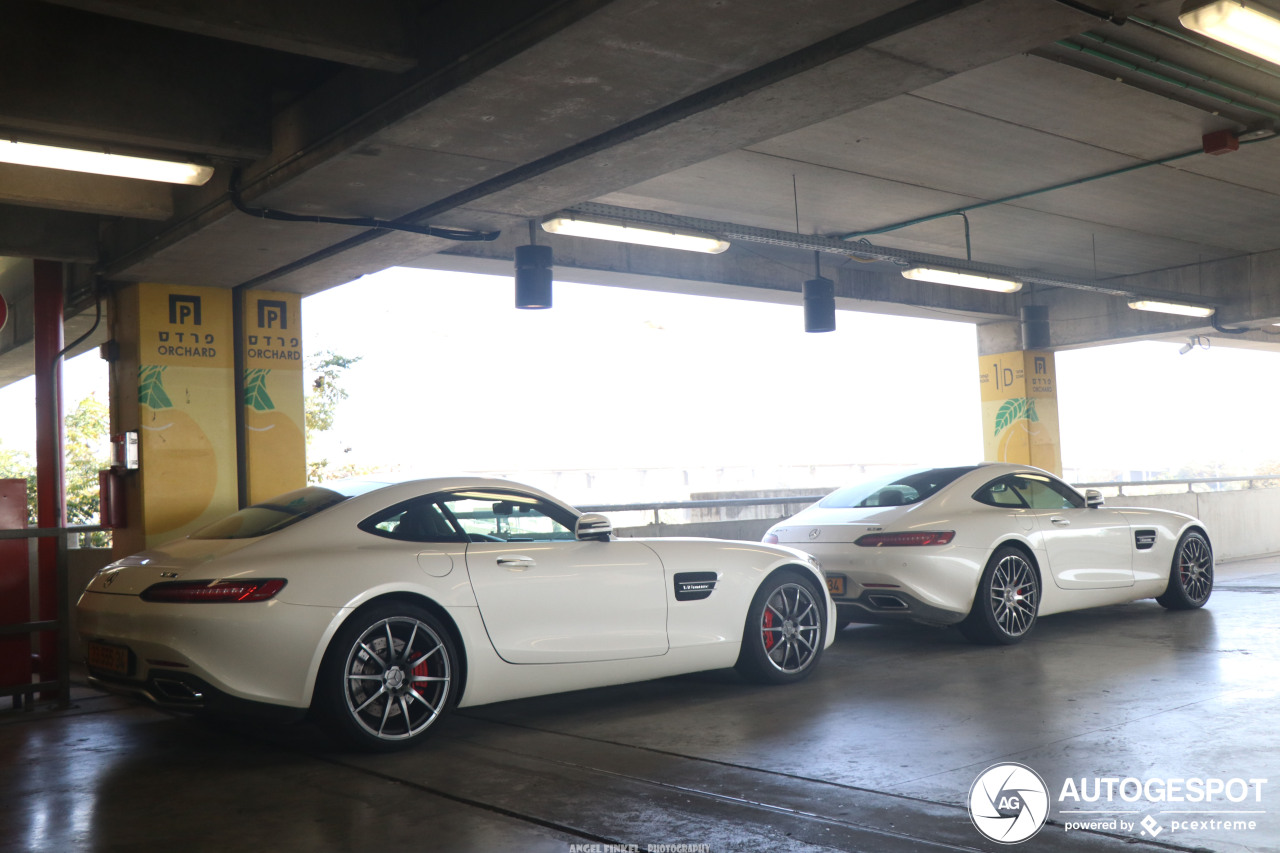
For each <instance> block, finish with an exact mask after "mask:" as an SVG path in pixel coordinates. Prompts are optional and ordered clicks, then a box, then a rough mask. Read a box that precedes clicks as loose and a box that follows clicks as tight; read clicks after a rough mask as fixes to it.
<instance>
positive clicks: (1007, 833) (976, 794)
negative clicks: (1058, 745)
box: [969, 764, 1049, 844]
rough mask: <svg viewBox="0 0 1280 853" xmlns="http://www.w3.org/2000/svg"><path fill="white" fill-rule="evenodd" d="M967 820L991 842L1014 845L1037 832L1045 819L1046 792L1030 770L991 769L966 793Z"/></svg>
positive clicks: (1007, 766) (1010, 766)
mask: <svg viewBox="0 0 1280 853" xmlns="http://www.w3.org/2000/svg"><path fill="white" fill-rule="evenodd" d="M969 818H970V820H972V821H973V825H974V827H976V828H977V830H978V832H981V833H982V834H983V835H984V836H986V837H987V838H989V839H991V840H992V841H995V842H997V843H999V844H1018V843H1020V842H1023V841H1026V840H1027V839H1028V838H1031V837H1032V836H1033V835H1035V834H1036V833H1037V832H1039V831H1040V828H1041V827H1043V826H1044V822H1045V821H1046V820H1047V819H1048V818H1049V789H1048V788H1046V787H1045V784H1044V780H1043V779H1041V778H1040V774H1038V773H1036V771H1034V770H1032V769H1031V768H1030V767H1027V766H1025V765H1022V764H995V765H992V766H991V767H988V768H987V769H986V770H984V771H982V773H981V774H980V775H979V776H978V778H977V779H974V780H973V787H971V788H970V789H969Z"/></svg>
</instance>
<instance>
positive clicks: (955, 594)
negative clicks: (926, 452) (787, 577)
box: [765, 463, 1213, 643]
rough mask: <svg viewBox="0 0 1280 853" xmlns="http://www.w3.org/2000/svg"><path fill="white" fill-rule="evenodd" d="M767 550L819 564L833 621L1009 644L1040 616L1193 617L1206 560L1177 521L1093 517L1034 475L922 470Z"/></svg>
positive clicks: (851, 493)
mask: <svg viewBox="0 0 1280 853" xmlns="http://www.w3.org/2000/svg"><path fill="white" fill-rule="evenodd" d="M765 542H769V543H775V544H776V543H783V544H790V545H793V546H794V547H797V548H803V549H805V550H806V551H808V552H809V553H811V554H813V555H814V556H815V557H817V558H818V560H819V561H820V562H821V564H822V568H823V571H824V572H825V573H826V577H827V584H828V587H829V589H830V591H831V594H832V597H833V598H834V600H835V602H836V607H837V610H838V612H839V615H840V618H841V621H842V622H884V621H897V620H903V619H906V620H914V621H917V622H923V623H927V624H933V625H959V626H960V629H961V630H962V631H963V632H964V633H965V635H966V636H968V637H969V638H970V639H972V640H975V641H977V642H986V643H1015V642H1017V641H1019V640H1021V639H1022V638H1023V637H1025V636H1026V635H1027V633H1028V632H1030V631H1031V629H1032V627H1033V626H1034V625H1035V623H1036V619H1037V618H1038V617H1039V616H1045V615H1048V614H1050V613H1059V612H1062V611H1066V610H1079V609H1082V608H1086V607H1098V606H1102V605H1106V604H1118V603H1121V602H1126V601H1134V600H1136V599H1141V598H1154V599H1156V601H1158V602H1159V603H1160V604H1162V605H1164V606H1165V607H1167V608H1170V609H1174V610H1186V609H1192V608H1197V607H1201V606H1203V605H1204V603H1205V602H1206V601H1208V600H1209V595H1210V593H1211V592H1212V591H1213V548H1212V546H1211V545H1210V542H1209V534H1208V532H1207V530H1206V529H1205V526H1204V524H1203V523H1202V522H1200V521H1199V520H1197V519H1195V518H1193V517H1191V516H1189V515H1184V514H1182V513H1178V512H1170V511H1166V510H1158V509H1143V508H1111V507H1104V506H1103V501H1102V497H1101V495H1100V494H1099V493H1098V492H1096V491H1093V490H1089V491H1088V492H1086V493H1085V494H1083V495H1082V494H1080V493H1079V492H1078V491H1076V490H1075V489H1073V488H1071V486H1069V485H1067V484H1066V483H1064V482H1062V481H1061V480H1059V479H1058V478H1057V477H1055V476H1053V475H1052V474H1050V473H1048V472H1047V471H1042V470H1040V469H1038V468H1032V467H1028V466H1019V465H1010V464H1004V463H985V464H981V465H970V466H965V467H957V468H928V469H921V470H913V471H907V472H903V473H900V474H895V475H891V476H888V477H880V478H876V479H871V480H867V481H865V482H862V483H859V484H857V485H854V486H850V487H848V488H844V489H839V490H837V491H835V492H833V493H831V494H830V495H828V496H827V497H825V498H823V499H822V500H821V501H819V502H818V503H816V504H814V505H813V506H811V507H808V508H807V509H805V510H803V511H801V512H800V513H798V514H797V515H794V516H792V517H791V518H789V519H787V520H786V521H784V522H781V523H780V524H777V525H775V526H774V527H773V528H771V529H770V530H769V532H768V533H767V534H766V536H765Z"/></svg>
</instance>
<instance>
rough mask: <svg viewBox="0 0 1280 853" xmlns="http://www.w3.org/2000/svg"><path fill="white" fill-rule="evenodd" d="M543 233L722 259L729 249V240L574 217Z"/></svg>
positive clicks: (559, 218) (547, 227) (545, 225)
mask: <svg viewBox="0 0 1280 853" xmlns="http://www.w3.org/2000/svg"><path fill="white" fill-rule="evenodd" d="M542 230H544V231H549V232H551V233H552V234H564V235H566V236H568V237H590V238H592V239H593V240H613V241H615V242H618V243H638V244H639V245H641V246H660V247H662V248H664V249H683V250H685V251H687V252H706V253H707V254H710V255H718V254H720V253H721V252H723V251H724V250H725V249H727V248H729V241H728V240H721V239H719V238H718V237H708V236H706V235H702V234H689V233H681V232H677V231H668V230H661V229H658V228H641V227H640V226H637V225H616V224H613V223H609V222H597V221H593V220H589V219H575V218H573V217H571V216H557V217H555V218H553V219H548V220H547V221H546V222H543V223H542Z"/></svg>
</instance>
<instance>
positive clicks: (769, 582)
mask: <svg viewBox="0 0 1280 853" xmlns="http://www.w3.org/2000/svg"><path fill="white" fill-rule="evenodd" d="M834 617H835V609H834V605H833V604H832V603H831V599H830V597H829V596H828V594H827V591H826V587H825V586H824V584H823V577H822V574H821V572H820V570H819V569H818V567H817V564H816V563H814V561H813V559H812V558H811V557H809V556H808V555H807V554H804V553H802V552H799V551H795V550H792V549H790V548H780V547H773V546H767V545H760V544H753V543H745V542H726V541H720V540H710V539H614V538H613V536H612V531H611V528H610V525H609V520H608V519H607V518H605V517H604V516H601V515H593V514H587V515H582V514H580V513H579V512H577V511H576V510H574V509H573V508H572V507H570V506H568V505H567V504H564V503H561V502H560V501H557V500H556V499H555V498H553V497H551V496H550V495H547V494H545V493H543V492H540V491H538V490H537V489H532V488H528V487H526V486H520V485H517V484H514V483H510V482H507V481H505V480H490V479H480V478H475V477H465V478H452V479H432V480H417V481H413V482H408V483H401V484H396V485H388V484H385V483H370V482H362V481H343V482H339V483H332V484H327V485H325V486H323V487H308V488H304V489H299V490H298V491H295V492H290V493H288V494H285V495H281V496H280V497H278V498H275V499H273V500H271V501H268V502H266V503H263V504H258V505H255V506H251V507H248V508H246V509H244V510H241V511H240V512H237V513H235V514H234V515H231V516H228V517H227V518H225V519H223V520H222V521H219V522H217V523H215V524H213V525H210V526H209V527H206V528H204V529H203V530H200V531H198V532H196V533H194V534H192V535H190V536H188V537H187V538H185V539H180V540H177V541H174V542H170V543H167V544H165V545H163V546H161V547H158V548H155V549H153V550H150V551H145V552H143V553H141V554H137V555H135V556H132V557H128V558H126V559H123V560H119V561H117V562H115V563H112V564H111V565H109V566H107V567H106V568H104V569H103V570H102V571H101V572H100V573H99V574H98V575H97V576H96V577H95V578H94V579H93V580H92V581H91V582H90V583H89V585H88V587H87V588H86V589H85V591H84V594H83V595H82V596H81V597H80V601H79V603H78V604H77V607H76V618H77V627H78V629H79V631H80V633H81V635H82V636H83V637H84V639H85V642H86V648H87V649H88V661H87V662H88V668H89V674H90V677H91V680H92V681H93V682H94V683H96V684H98V685H100V686H102V687H105V688H108V689H113V690H116V691H123V692H129V693H133V694H137V695H140V696H142V697H145V698H147V699H150V700H151V701H153V702H155V703H157V704H159V705H162V706H166V707H170V708H179V709H190V710H200V709H208V710H219V709H222V710H235V709H241V710H250V709H253V710H264V709H267V710H270V709H275V710H277V711H283V712H286V715H291V714H292V713H293V712H303V711H307V710H309V709H310V710H314V711H316V712H317V713H318V715H319V717H320V719H321V721H322V722H324V723H326V724H327V725H328V726H329V728H330V729H331V730H333V731H334V732H335V733H336V734H338V735H339V736H342V737H345V738H346V739H348V740H349V741H352V742H354V743H355V744H356V745H359V746H363V747H365V748H369V749H375V750H379V749H393V748H397V747H401V746H405V745H407V744H409V743H411V742H413V741H415V740H417V739H419V738H421V737H422V736H423V735H424V734H426V733H428V732H429V731H430V730H431V728H432V727H433V725H434V724H435V723H437V722H438V721H439V720H440V719H441V718H442V717H443V716H444V715H445V714H446V713H447V712H448V711H449V709H450V708H452V707H454V706H469V705H481V704H484V703H486V702H498V701H502V700H506V699H517V698H522V697H527V696H537V695H541V694H545V693H557V692H561V691H567V690H578V689H582V688H587V687H599V686H604V685H608V684H621V683H625V682H630V681H642V680H645V679H650V678H659V677H663V676H669V675H677V674H681V673H688V672H696V671H699V670H707V669H717V668H721V667H730V666H736V667H737V668H738V670H739V671H741V672H742V673H743V674H744V675H746V676H747V677H749V678H752V679H754V680H757V681H762V682H767V683H786V682H791V681H796V680H798V679H801V678H803V677H805V676H806V675H808V674H809V673H810V672H811V671H812V670H813V668H814V666H815V665H816V664H817V662H818V659H819V658H820V657H821V656H822V651H823V649H824V648H826V647H827V646H828V645H830V643H831V641H832V640H833V639H834V637H835V622H834Z"/></svg>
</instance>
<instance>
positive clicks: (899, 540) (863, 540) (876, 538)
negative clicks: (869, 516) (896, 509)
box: [853, 530, 956, 548]
mask: <svg viewBox="0 0 1280 853" xmlns="http://www.w3.org/2000/svg"><path fill="white" fill-rule="evenodd" d="M955 538H956V532H955V531H954V530H920V531H912V532H910V533H868V534H867V535H866V536H862V537H860V538H859V539H858V541H857V542H854V543H853V544H854V545H861V546H862V547H864V548H881V547H885V546H897V545H946V544H947V543H949V542H950V541H951V540H952V539H955Z"/></svg>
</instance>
